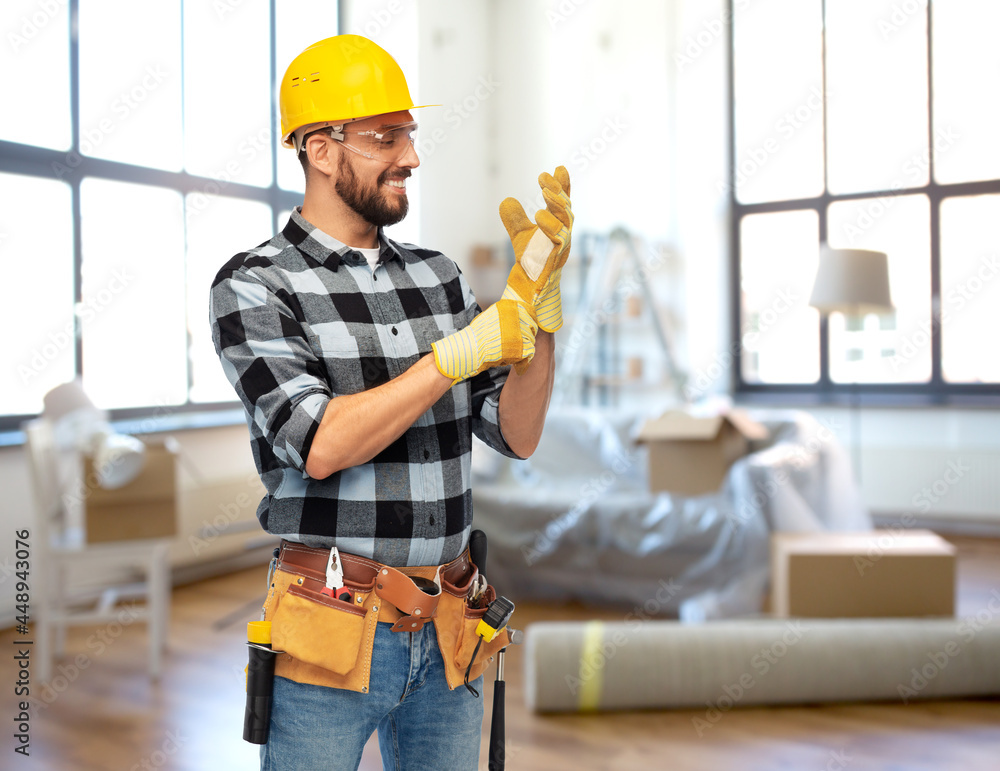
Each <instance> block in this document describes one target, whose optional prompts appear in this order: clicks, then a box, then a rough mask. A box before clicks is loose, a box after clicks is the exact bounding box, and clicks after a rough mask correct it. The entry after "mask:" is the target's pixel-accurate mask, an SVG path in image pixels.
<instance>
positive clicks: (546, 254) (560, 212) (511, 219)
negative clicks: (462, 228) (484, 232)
mask: <svg viewBox="0 0 1000 771" xmlns="http://www.w3.org/2000/svg"><path fill="white" fill-rule="evenodd" d="M538 184H539V186H540V187H541V188H542V196H543V197H544V198H545V208H544V209H542V210H540V211H539V212H538V213H537V214H536V215H535V222H532V221H531V220H530V219H528V216H527V215H526V214H525V213H524V208H523V207H522V206H521V204H520V203H519V202H518V201H517V199H516V198H507V199H505V200H504V201H503V203H501V204H500V219H501V220H502V221H503V224H504V227H505V228H507V235H509V236H510V242H511V244H513V245H514V267H513V268H512V269H511V271H510V275H509V276H508V277H507V286H506V288H505V289H504V292H503V295H502V297H503V298H504V299H509V300H520V301H521V302H523V303H525V304H526V305H527V306H528V307H529V308H531V311H532V314H533V315H534V317H535V319H536V320H537V321H538V328H539V329H542V330H544V331H546V332H555V331H556V330H557V329H559V328H560V327H561V326H562V301H561V297H560V293H559V280H560V277H561V275H562V267H563V265H565V264H566V260H567V258H568V257H569V250H570V236H571V234H572V231H573V209H572V207H571V205H570V199H569V190H570V184H569V172H568V171H566V167H565V166H559V167H557V168H556V172H555V176H553V175H551V174H548V173H546V172H542V174H540V175H539V177H538ZM536 223H537V224H536Z"/></svg>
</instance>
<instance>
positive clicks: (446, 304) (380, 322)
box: [211, 210, 517, 565]
mask: <svg viewBox="0 0 1000 771" xmlns="http://www.w3.org/2000/svg"><path fill="white" fill-rule="evenodd" d="M378 240H379V247H380V253H379V262H378V264H377V265H376V267H375V270H374V271H372V269H371V267H370V266H369V265H368V263H367V262H366V261H365V259H364V257H363V256H362V255H361V254H360V253H358V252H357V251H355V250H352V249H351V248H350V247H348V246H345V245H344V244H342V243H340V242H339V241H337V240H335V239H334V238H332V237H330V236H329V235H327V234H326V233H324V232H322V231H321V230H319V229H317V228H315V227H314V226H313V225H311V224H310V223H308V222H307V221H306V220H305V219H303V218H302V215H301V214H300V213H299V211H298V210H296V211H295V212H293V213H292V216H291V218H290V219H289V221H288V224H287V225H286V226H285V228H284V230H282V231H281V233H279V234H278V235H276V236H275V237H274V238H272V239H271V240H270V241H267V242H266V243H264V244H262V245H260V246H258V247H257V248H255V249H251V250H250V251H248V252H244V253H241V254H237V255H236V256H235V257H233V258H232V259H231V260H230V261H229V262H228V263H226V265H225V266H223V268H222V269H221V270H220V271H219V273H218V275H217V276H216V278H215V281H214V282H213V284H212V297H211V320H212V336H213V339H214V341H215V348H216V351H217V352H218V354H219V356H220V358H221V360H222V367H223V369H224V370H225V372H226V376H227V377H228V378H229V381H230V382H231V383H232V384H233V387H234V388H235V389H236V393H237V394H238V395H239V397H240V400H241V401H242V402H243V406H244V408H245V409H246V413H247V425H248V426H249V428H250V435H251V447H252V450H253V456H254V461H255V462H256V464H257V470H258V471H259V472H260V476H261V480H262V481H263V483H264V486H265V487H266V489H267V495H265V496H264V499H263V500H262V501H261V503H260V505H259V506H258V508H257V517H258V519H260V523H261V525H262V526H263V528H264V529H265V530H266V531H268V532H269V533H273V534H275V535H280V536H281V537H282V538H287V539H288V540H291V541H299V542H302V543H305V544H307V545H310V546H333V545H336V546H337V547H339V548H341V549H343V550H344V551H346V552H348V553H351V554H359V555H362V556H365V557H369V558H372V559H375V560H378V561H380V562H383V563H385V564H389V565H437V564H442V563H444V562H447V561H449V560H451V559H454V558H455V557H457V556H458V555H459V554H461V552H462V550H463V549H464V548H465V546H466V544H467V542H468V537H469V531H470V529H471V525H472V492H471V489H470V474H471V468H470V466H471V451H472V435H473V434H475V435H476V436H478V437H479V438H480V439H482V440H483V441H484V442H485V443H486V444H487V445H489V446H490V447H492V448H493V449H495V450H497V451H499V452H501V453H503V454H505V455H508V456H510V457H517V456H516V455H515V454H514V453H513V452H512V451H511V449H510V447H508V445H507V443H506V442H505V441H504V438H503V436H502V435H501V433H500V425H499V420H498V416H497V407H498V404H499V399H500V389H501V388H502V387H503V384H504V382H505V381H506V379H507V369H506V368H494V369H491V370H489V371H487V372H484V373H482V374H480V375H478V376H477V377H475V378H473V379H471V380H467V381H465V382H463V383H460V384H458V385H456V386H454V387H452V388H451V389H450V390H449V391H448V392H447V393H446V394H445V395H444V396H443V397H441V399H439V400H438V402H437V403H436V404H435V405H434V406H433V407H432V408H431V409H430V410H428V411H427V412H426V413H424V414H423V415H421V416H420V417H419V418H418V419H417V420H416V422H414V424H413V425H412V426H411V427H410V428H409V429H407V431H406V432H405V433H404V434H403V435H402V436H401V437H400V438H399V439H397V440H396V441H395V442H393V443H392V444H390V445H389V446H388V447H386V448H385V449H384V450H382V452H380V453H379V454H378V455H376V456H375V457H374V458H373V459H372V460H371V461H369V462H368V463H363V464H361V465H359V466H354V467H352V468H346V469H344V470H342V471H338V472H336V473H334V474H332V475H331V476H329V477H328V478H326V479H313V478H311V477H310V476H309V475H308V474H307V473H306V471H305V461H306V458H307V457H308V455H309V447H310V444H311V443H312V440H313V437H314V436H315V435H316V430H317V428H318V427H319V424H320V421H321V419H322V417H323V413H324V411H325V409H326V406H327V404H328V403H329V402H330V399H331V398H334V397H336V396H340V395H343V394H354V393H359V392H360V391H365V390H368V389H369V388H375V387H377V386H380V385H382V384H383V383H386V382H388V381H389V380H391V379H392V378H394V377H397V376H399V375H401V374H402V373H403V372H405V371H406V370H407V369H409V368H410V367H411V366H412V365H413V364H414V363H416V361H417V360H418V359H419V358H420V357H421V356H423V355H425V354H427V353H430V351H431V344H432V343H433V342H435V341H436V340H439V339H441V338H442V337H444V336H446V335H448V334H449V333H451V332H453V331H454V330H457V329H461V328H463V327H465V326H467V325H468V324H469V322H470V321H472V319H473V318H474V317H475V316H476V314H477V313H479V312H480V309H479V306H478V304H477V303H476V299H475V296H474V295H473V294H472V290H471V289H470V288H469V285H468V283H467V282H466V281H465V278H464V277H463V276H462V274H461V272H460V271H459V269H458V266H457V265H455V263H454V262H452V261H451V260H450V259H448V258H447V257H445V256H444V255H442V254H441V253H439V252H434V251H430V250H426V249H420V248H417V247H414V246H412V245H409V244H408V245H406V246H403V245H401V244H398V243H395V242H394V241H392V240H390V239H389V238H387V237H386V236H385V235H384V234H383V233H382V232H381V231H379V238H378Z"/></svg>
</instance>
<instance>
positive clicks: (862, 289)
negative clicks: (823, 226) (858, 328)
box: [809, 247, 894, 314]
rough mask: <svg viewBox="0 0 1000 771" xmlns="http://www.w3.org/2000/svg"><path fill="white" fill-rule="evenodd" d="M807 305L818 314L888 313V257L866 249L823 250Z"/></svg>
mask: <svg viewBox="0 0 1000 771" xmlns="http://www.w3.org/2000/svg"><path fill="white" fill-rule="evenodd" d="M809 304H810V305H811V306H812V307H814V308H816V309H817V310H818V311H819V312H820V313H831V312H833V311H841V312H843V313H854V314H866V313H884V312H885V311H891V310H892V309H893V307H894V306H893V304H892V296H891V294H890V293H889V258H888V257H887V256H886V254H885V252H873V251H869V250H868V249H831V248H830V247H823V249H822V250H821V251H820V255H819V270H817V271H816V282H815V283H814V284H813V291H812V296H811V297H810V298H809Z"/></svg>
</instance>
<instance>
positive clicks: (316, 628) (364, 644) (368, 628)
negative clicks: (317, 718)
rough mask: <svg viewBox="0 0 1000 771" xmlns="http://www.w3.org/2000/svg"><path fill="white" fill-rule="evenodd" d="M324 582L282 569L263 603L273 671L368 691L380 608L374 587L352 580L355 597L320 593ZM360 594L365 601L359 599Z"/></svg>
mask: <svg viewBox="0 0 1000 771" xmlns="http://www.w3.org/2000/svg"><path fill="white" fill-rule="evenodd" d="M324 585H325V581H324V580H323V579H320V578H316V577H312V576H309V575H304V574H301V573H294V572H288V571H285V570H282V569H277V570H275V571H274V574H273V576H272V579H271V586H270V588H269V593H268V597H267V602H266V604H265V606H264V611H265V620H270V621H271V644H272V647H273V648H274V649H275V650H277V651H282V653H280V654H279V655H278V657H277V660H276V662H275V668H274V674H275V675H277V676H279V677H285V678H288V679H290V680H294V681H295V682H298V683H311V684H313V685H324V686H328V687H331V688H342V689H345V690H349V691H359V692H361V693H367V691H368V685H369V675H370V673H371V660H372V646H373V644H374V641H375V625H376V623H377V621H378V608H377V607H375V608H374V609H373V607H372V606H373V604H376V603H377V598H376V597H375V594H374V592H372V591H371V589H372V587H371V586H368V587H362V586H351V585H349V584H348V585H347V588H349V589H350V590H351V591H352V599H353V600H354V601H353V602H345V601H343V600H337V599H334V598H333V597H329V596H327V595H324V594H321V593H320V589H322V588H323V586H324ZM359 599H360V602H358V600H359Z"/></svg>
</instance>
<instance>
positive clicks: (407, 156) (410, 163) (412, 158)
mask: <svg viewBox="0 0 1000 771" xmlns="http://www.w3.org/2000/svg"><path fill="white" fill-rule="evenodd" d="M396 165H397V166H400V167H402V168H404V169H415V168H417V166H419V165H420V157H419V156H418V155H417V148H416V147H415V146H414V145H413V142H412V141H411V142H410V143H409V146H408V147H407V148H406V152H405V153H403V157H402V158H400V159H399V160H398V161H397V162H396Z"/></svg>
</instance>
